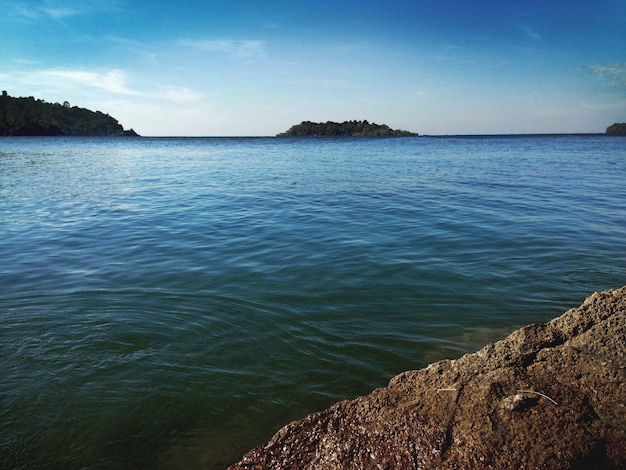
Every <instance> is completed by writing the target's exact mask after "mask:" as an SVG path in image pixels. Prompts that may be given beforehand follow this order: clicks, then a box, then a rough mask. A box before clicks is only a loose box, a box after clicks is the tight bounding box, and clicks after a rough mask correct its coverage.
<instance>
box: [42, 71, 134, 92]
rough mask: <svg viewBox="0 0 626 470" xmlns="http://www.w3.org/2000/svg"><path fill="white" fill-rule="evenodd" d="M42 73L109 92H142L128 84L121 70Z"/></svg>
mask: <svg viewBox="0 0 626 470" xmlns="http://www.w3.org/2000/svg"><path fill="white" fill-rule="evenodd" d="M42 74H43V75H45V76H48V77H52V78H56V79H61V80H64V81H65V82H66V83H67V82H69V83H73V84H75V85H78V86H84V87H90V88H96V89H99V90H102V91H106V92H109V93H115V94H120V95H134V96H138V95H141V93H139V92H137V91H135V90H132V89H130V88H129V86H128V84H127V78H126V75H125V73H124V72H123V71H121V70H110V71H107V72H103V73H97V72H88V71H85V70H45V71H42Z"/></svg>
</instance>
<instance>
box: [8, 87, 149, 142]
mask: <svg viewBox="0 0 626 470" xmlns="http://www.w3.org/2000/svg"><path fill="white" fill-rule="evenodd" d="M0 136H86V137H91V136H107V137H117V136H127V137H137V136H138V134H137V133H136V132H135V131H134V130H133V129H130V130H124V128H123V127H122V125H121V124H120V123H119V122H117V120H116V119H115V118H113V117H111V116H109V115H108V114H104V113H102V112H100V111H91V110H89V109H85V108H79V107H77V106H70V104H69V103H68V102H67V101H65V102H64V103H63V104H60V103H47V102H45V101H43V100H36V99H35V98H33V97H32V96H29V97H28V98H14V97H12V96H9V95H8V94H7V92H6V91H3V92H2V96H0Z"/></svg>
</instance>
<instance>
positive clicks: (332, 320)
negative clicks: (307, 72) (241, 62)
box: [0, 136, 626, 469]
mask: <svg viewBox="0 0 626 470" xmlns="http://www.w3.org/2000/svg"><path fill="white" fill-rule="evenodd" d="M624 284H626V138H611V137H605V136H556V137H555V136H552V137H549V136H543V137H491V138H487V137H484V138H425V137H424V138H398V139H303V140H291V139H284V140H283V139H274V138H268V139H263V138H255V139H244V138H242V139H233V138H230V139H62V138H57V139H46V138H41V139H39V138H31V139H29V138H15V139H14V138H2V139H0V315H1V322H0V423H1V425H0V468H19V469H30V468H66V469H72V468H88V469H91V468H120V469H135V468H157V469H158V468H161V469H173V468H207V469H213V468H216V469H217V468H224V467H225V466H226V465H228V464H229V463H232V462H234V461H236V460H237V459H238V458H239V457H240V456H241V455H242V454H243V453H244V452H245V451H246V450H248V449H249V448H251V447H253V446H256V445H258V444H260V443H262V442H264V441H265V440H267V439H268V438H269V437H270V436H271V435H272V434H273V433H274V432H275V431H276V430H277V429H278V428H279V427H281V426H282V425H284V424H286V423H287V422H288V421H290V420H293V419H297V418H301V417H303V416H304V415H305V414H307V413H309V412H313V411H316V410H321V409H323V408H325V407H327V406H328V405H330V404H331V403H333V402H335V401H337V400H340V399H344V398H353V397H355V396H357V395H362V394H365V393H368V392H369V391H370V390H371V389H373V388H375V387H380V386H384V385H386V383H387V382H388V380H389V379H390V378H391V377H392V376H394V375H395V374H397V373H399V372H401V371H403V370H406V369H414V368H421V367H423V366H425V365H426V364H428V363H429V362H432V361H436V360H439V359H443V358H454V357H458V356H460V355H461V354H463V353H465V352H471V351H474V350H476V349H478V348H480V347H481V346H482V345H484V344H485V343H487V342H490V341H493V340H496V339H499V338H501V337H504V336H505V335H506V334H508V333H509V332H510V331H512V330H513V329H515V328H517V327H519V326H521V325H524V324H527V323H531V322H539V321H546V320H548V319H550V318H551V317H553V316H556V315H558V314H560V313H562V312H563V311H565V310H566V309H568V308H570V307H574V306H577V305H578V304H579V303H580V302H581V301H582V300H583V299H584V297H586V296H587V295H589V294H590V293H591V292H593V291H594V290H602V289H607V288H612V287H619V286H621V285H624Z"/></svg>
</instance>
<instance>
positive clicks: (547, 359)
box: [230, 287, 626, 470]
mask: <svg viewBox="0 0 626 470" xmlns="http://www.w3.org/2000/svg"><path fill="white" fill-rule="evenodd" d="M399 468H403V469H416V468H420V469H432V468H435V469H452V468H454V469H487V468H489V469H509V468H517V469H605V468H613V469H618V468H621V469H623V468H626V287H622V288H620V289H615V290H608V291H604V292H599V293H594V294H593V295H591V296H590V297H588V298H587V299H586V300H585V302H584V303H583V304H582V305H581V306H580V307H577V308H574V309H571V310H569V311H567V312H565V313H564V314H563V315H561V316H560V317H558V318H555V319H554V320H552V321H550V322H548V323H545V324H538V325H530V326H527V327H525V328H522V329H520V330H518V331H515V332H514V333H512V334H511V335H510V336H508V337H507V338H505V339H503V340H501V341H498V342H496V343H494V344H490V345H488V346H486V347H484V348H483V349H481V350H480V351H478V352H476V353H474V354H468V355H465V356H463V357H461V358H459V359H456V360H446V361H440V362H437V363H434V364H431V365H430V366H428V367H426V368H425V369H421V370H418V371H409V372H404V373H402V374H400V375H398V376H396V377H394V378H393V379H392V380H391V381H390V383H389V385H388V386H387V387H385V388H381V389H377V390H374V391H373V392H372V393H371V394H369V395H367V396H365V397H360V398H357V399H355V400H350V401H343V402H339V403H337V404H335V405H333V406H332V407H330V408H328V409H327V410H325V411H322V412H320V413H315V414H312V415H309V416H307V417H306V418H304V419H302V420H300V421H296V422H293V423H291V424H288V425H287V426H285V427H284V428H282V429H281V430H280V431H278V432H277V433H276V435H275V436H274V437H273V438H272V439H271V440H270V441H269V442H268V443H266V444H265V445H262V446H259V447H257V448H255V449H253V450H251V451H250V452H248V453H247V454H246V455H244V456H243V458H242V460H241V461H240V462H238V463H236V464H234V465H232V466H231V467H230V470H240V469H241V470H243V469H399Z"/></svg>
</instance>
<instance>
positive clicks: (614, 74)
mask: <svg viewBox="0 0 626 470" xmlns="http://www.w3.org/2000/svg"><path fill="white" fill-rule="evenodd" d="M587 69H588V70H590V71H591V72H592V73H594V74H595V75H597V76H599V77H600V78H602V79H604V80H606V81H608V82H609V83H611V84H612V85H618V86H623V87H626V63H622V64H619V63H616V64H594V65H590V66H589V67H587Z"/></svg>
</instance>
